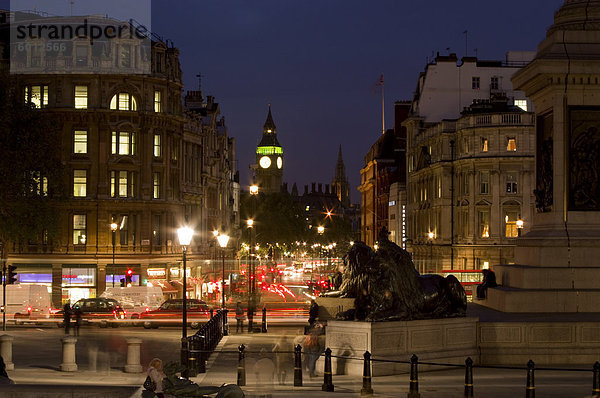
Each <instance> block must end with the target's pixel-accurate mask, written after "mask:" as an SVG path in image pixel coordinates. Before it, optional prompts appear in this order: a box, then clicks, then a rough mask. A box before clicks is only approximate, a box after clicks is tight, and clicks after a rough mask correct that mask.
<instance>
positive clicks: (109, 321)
mask: <svg viewBox="0 0 600 398" xmlns="http://www.w3.org/2000/svg"><path fill="white" fill-rule="evenodd" d="M72 308H73V310H76V309H78V310H79V311H81V320H82V322H84V323H88V324H93V323H97V324H99V325H100V327H107V326H109V325H110V326H112V327H115V328H116V327H118V326H119V322H120V321H122V320H124V319H125V310H124V309H123V307H122V306H121V304H119V302H118V301H117V300H115V299H109V298H102V297H101V298H86V299H81V300H78V301H77V302H76V303H75V304H73V306H72ZM62 313H63V311H62V310H61V311H59V313H57V316H62ZM72 319H74V316H72Z"/></svg>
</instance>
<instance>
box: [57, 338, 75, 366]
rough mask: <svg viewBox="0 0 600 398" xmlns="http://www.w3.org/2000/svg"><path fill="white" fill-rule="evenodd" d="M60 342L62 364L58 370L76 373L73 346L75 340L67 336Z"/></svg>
mask: <svg viewBox="0 0 600 398" xmlns="http://www.w3.org/2000/svg"><path fill="white" fill-rule="evenodd" d="M60 340H61V341H62V363H61V364H60V370H61V371H63V372H76V371H77V363H76V361H75V344H76V343H77V339H76V338H75V337H73V336H67V337H63V338H62V339H60Z"/></svg>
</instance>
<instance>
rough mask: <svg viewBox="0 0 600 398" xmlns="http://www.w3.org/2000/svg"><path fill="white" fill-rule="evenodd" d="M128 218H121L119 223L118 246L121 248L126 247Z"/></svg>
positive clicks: (124, 216)
mask: <svg viewBox="0 0 600 398" xmlns="http://www.w3.org/2000/svg"><path fill="white" fill-rule="evenodd" d="M128 218H129V217H128V216H126V215H123V216H121V222H120V223H119V244H120V245H121V246H127V242H128V240H127V238H128V235H129V233H128Z"/></svg>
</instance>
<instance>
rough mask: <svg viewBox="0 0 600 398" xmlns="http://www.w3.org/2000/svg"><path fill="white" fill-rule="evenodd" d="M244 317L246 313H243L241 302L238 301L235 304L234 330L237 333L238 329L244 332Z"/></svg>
mask: <svg viewBox="0 0 600 398" xmlns="http://www.w3.org/2000/svg"><path fill="white" fill-rule="evenodd" d="M244 319H246V314H245V313H244V309H243V308H242V302H241V301H238V302H237V305H236V306H235V320H236V325H235V332H236V333H239V332H240V330H241V331H242V333H244Z"/></svg>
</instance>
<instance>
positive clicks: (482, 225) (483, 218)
mask: <svg viewBox="0 0 600 398" xmlns="http://www.w3.org/2000/svg"><path fill="white" fill-rule="evenodd" d="M479 236H480V237H481V238H489V237H490V211H489V210H479Z"/></svg>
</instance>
